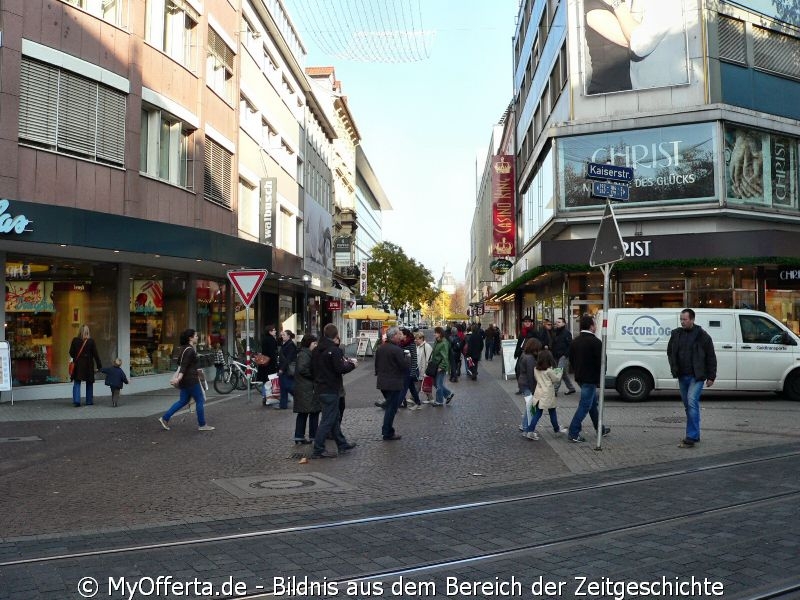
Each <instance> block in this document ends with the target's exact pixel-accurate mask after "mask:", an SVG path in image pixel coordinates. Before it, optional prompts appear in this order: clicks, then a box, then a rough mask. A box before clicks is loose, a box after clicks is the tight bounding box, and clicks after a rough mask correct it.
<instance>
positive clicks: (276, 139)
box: [261, 117, 281, 148]
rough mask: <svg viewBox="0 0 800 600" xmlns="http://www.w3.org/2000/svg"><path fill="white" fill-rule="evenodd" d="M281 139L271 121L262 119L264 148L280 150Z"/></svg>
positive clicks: (262, 144) (262, 142)
mask: <svg viewBox="0 0 800 600" xmlns="http://www.w3.org/2000/svg"><path fill="white" fill-rule="evenodd" d="M280 145H281V139H280V136H278V132H277V131H275V128H274V127H273V126H272V125H270V124H269V121H267V120H266V119H264V118H263V117H262V118H261V146H262V147H263V148H280Z"/></svg>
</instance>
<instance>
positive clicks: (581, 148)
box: [558, 123, 716, 209]
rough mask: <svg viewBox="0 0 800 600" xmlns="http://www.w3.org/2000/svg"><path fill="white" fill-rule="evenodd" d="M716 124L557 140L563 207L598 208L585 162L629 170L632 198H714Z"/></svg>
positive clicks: (681, 200)
mask: <svg viewBox="0 0 800 600" xmlns="http://www.w3.org/2000/svg"><path fill="white" fill-rule="evenodd" d="M714 132H715V126H714V124H712V123H697V124H692V125H678V126H673V127H653V128H652V129H638V130H629V131H616V132H613V133H598V134H591V135H582V136H574V137H568V138H563V139H561V140H559V141H558V156H559V161H560V165H559V168H558V173H559V177H560V191H561V196H562V199H561V202H563V203H564V204H563V206H562V208H566V209H579V208H599V207H602V206H604V205H605V199H600V198H594V197H592V182H591V181H589V180H588V179H587V178H586V164H587V163H599V164H609V165H615V166H619V167H629V168H631V169H633V181H632V182H631V187H630V197H629V199H628V201H627V202H626V204H631V203H638V202H659V203H662V204H668V203H686V202H694V201H697V202H704V201H708V200H713V199H715V198H716V193H715V186H714V179H715V178H714V166H715V164H716V150H715V148H716V144H715V141H714V140H715V137H716V136H715V133H714Z"/></svg>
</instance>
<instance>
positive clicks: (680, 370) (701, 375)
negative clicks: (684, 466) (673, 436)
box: [667, 308, 717, 448]
mask: <svg viewBox="0 0 800 600" xmlns="http://www.w3.org/2000/svg"><path fill="white" fill-rule="evenodd" d="M694 318H695V314H694V311H693V310H692V309H691V308H684V309H683V310H682V311H681V326H680V327H678V328H677V329H673V330H672V334H671V335H670V337H669V343H668V344H667V360H669V368H670V371H672V376H673V377H677V379H678V385H679V386H680V389H681V400H683V408H684V410H685V411H686V436H685V437H684V438H683V440H681V443H680V444H678V447H679V448H691V447H693V446H694V445H695V444H696V443H697V442H699V441H700V394H701V393H702V391H703V383H705V385H706V386H707V387H711V386H712V385H714V380H715V379H716V378H717V355H716V353H715V352H714V342H713V341H712V340H711V336H710V335H708V333H706V332H705V330H703V328H701V327H700V326H699V325H695V324H694Z"/></svg>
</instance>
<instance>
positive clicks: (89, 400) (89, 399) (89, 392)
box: [72, 380, 94, 406]
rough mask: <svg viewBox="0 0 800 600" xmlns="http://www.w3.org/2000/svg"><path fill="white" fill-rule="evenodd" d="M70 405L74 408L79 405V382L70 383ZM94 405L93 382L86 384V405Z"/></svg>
mask: <svg viewBox="0 0 800 600" xmlns="http://www.w3.org/2000/svg"><path fill="white" fill-rule="evenodd" d="M72 403H73V404H74V405H75V406H80V405H81V382H80V381H78V380H75V381H73V382H72ZM90 404H94V382H93V381H87V382H86V405H87V406H89V405H90Z"/></svg>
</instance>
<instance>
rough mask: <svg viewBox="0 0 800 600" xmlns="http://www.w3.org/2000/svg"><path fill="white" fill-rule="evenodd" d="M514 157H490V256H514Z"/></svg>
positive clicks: (515, 221)
mask: <svg viewBox="0 0 800 600" xmlns="http://www.w3.org/2000/svg"><path fill="white" fill-rule="evenodd" d="M515 188H516V186H515V183H514V157H513V156H508V155H498V156H493V157H492V256H494V257H495V258H509V257H514V256H516V239H517V218H516V201H515V198H516V194H515Z"/></svg>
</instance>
